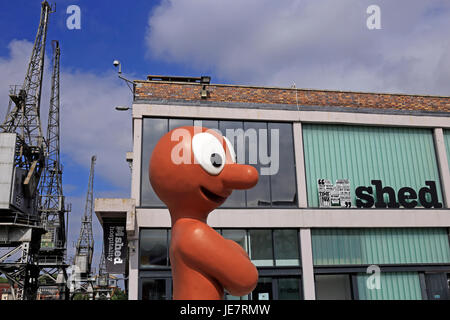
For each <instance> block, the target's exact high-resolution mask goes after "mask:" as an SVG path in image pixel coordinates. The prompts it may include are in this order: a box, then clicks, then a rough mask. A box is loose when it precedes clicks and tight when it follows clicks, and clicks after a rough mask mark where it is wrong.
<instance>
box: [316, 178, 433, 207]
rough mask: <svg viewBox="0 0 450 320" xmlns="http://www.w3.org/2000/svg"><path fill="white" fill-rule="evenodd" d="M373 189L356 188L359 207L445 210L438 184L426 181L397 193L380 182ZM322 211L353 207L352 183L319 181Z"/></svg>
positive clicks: (366, 187) (374, 181)
mask: <svg viewBox="0 0 450 320" xmlns="http://www.w3.org/2000/svg"><path fill="white" fill-rule="evenodd" d="M370 183H371V186H359V187H357V188H356V189H355V196H356V203H355V204H356V207H357V208H373V207H375V208H400V207H403V208H407V209H412V208H415V207H416V206H418V205H420V206H422V207H424V208H442V203H440V202H439V198H438V193H437V189H436V182H435V181H425V186H423V187H422V188H420V189H419V190H417V191H416V190H414V189H413V188H411V187H402V188H400V189H398V190H394V188H392V187H390V186H383V182H382V181H381V180H371V181H370ZM317 186H318V191H319V206H320V208H333V207H334V208H343V207H344V208H351V207H352V203H351V197H350V182H349V180H348V179H340V180H336V183H335V184H334V185H333V184H331V182H330V181H329V180H327V179H318V180H317Z"/></svg>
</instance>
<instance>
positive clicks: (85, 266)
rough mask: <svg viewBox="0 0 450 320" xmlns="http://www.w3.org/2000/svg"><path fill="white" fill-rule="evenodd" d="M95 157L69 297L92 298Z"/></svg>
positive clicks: (92, 162) (94, 157)
mask: <svg viewBox="0 0 450 320" xmlns="http://www.w3.org/2000/svg"><path fill="white" fill-rule="evenodd" d="M96 160H97V157H96V156H92V158H91V169H90V172H89V183H88V190H87V194H86V204H85V208H84V215H83V217H82V218H81V228H80V236H79V237H78V241H77V244H76V250H75V258H74V267H73V271H72V272H73V273H72V275H73V277H72V279H73V280H72V281H73V282H74V283H72V286H71V295H72V297H73V295H74V294H75V293H79V292H81V293H86V292H87V293H88V294H89V295H90V296H91V298H92V292H93V284H92V279H91V273H92V270H91V265H92V257H93V253H94V236H93V234H92V212H93V211H94V167H95V161H96Z"/></svg>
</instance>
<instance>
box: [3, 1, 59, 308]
mask: <svg viewBox="0 0 450 320" xmlns="http://www.w3.org/2000/svg"><path fill="white" fill-rule="evenodd" d="M52 12H54V10H53V8H52V7H51V6H50V5H49V3H48V2H47V1H43V2H42V4H41V15H40V21H39V27H38V31H37V34H36V38H35V41H34V46H33V50H32V54H31V58H30V62H29V64H28V68H27V73H26V75H25V80H24V82H23V84H22V85H21V86H19V85H15V86H12V87H11V90H10V94H9V97H10V102H9V106H8V111H7V114H6V118H5V121H4V122H3V124H2V125H0V129H1V132H2V133H0V157H1V161H0V222H1V223H0V238H1V243H0V247H1V249H2V251H1V252H0V273H3V274H4V275H5V276H6V278H7V279H8V281H9V283H10V284H11V287H12V289H13V290H12V293H13V298H14V299H17V300H30V299H34V298H35V296H36V291H37V285H38V284H37V278H38V276H39V267H38V262H37V253H38V250H39V245H40V237H41V234H42V233H43V232H44V229H43V228H42V225H41V221H40V217H39V211H38V200H39V197H38V192H37V189H38V185H39V180H40V178H41V173H42V171H43V169H44V163H45V153H44V141H43V140H44V139H43V135H42V128H41V121H40V104H41V92H42V78H43V71H44V56H45V44H46V39H47V29H48V23H49V17H50V14H51V13H52ZM5 251H6V252H5Z"/></svg>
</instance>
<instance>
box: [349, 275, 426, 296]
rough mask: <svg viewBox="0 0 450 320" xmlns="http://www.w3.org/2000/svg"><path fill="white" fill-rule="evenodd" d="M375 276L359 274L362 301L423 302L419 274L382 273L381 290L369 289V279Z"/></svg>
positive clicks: (359, 291)
mask: <svg viewBox="0 0 450 320" xmlns="http://www.w3.org/2000/svg"><path fill="white" fill-rule="evenodd" d="M370 276H374V275H373V274H358V276H357V279H358V293H359V299H360V300H421V299H422V292H421V289H420V280H419V274H418V273H417V272H386V273H383V272H382V273H380V289H376V288H373V289H369V286H368V285H367V279H368V278H369V277H370Z"/></svg>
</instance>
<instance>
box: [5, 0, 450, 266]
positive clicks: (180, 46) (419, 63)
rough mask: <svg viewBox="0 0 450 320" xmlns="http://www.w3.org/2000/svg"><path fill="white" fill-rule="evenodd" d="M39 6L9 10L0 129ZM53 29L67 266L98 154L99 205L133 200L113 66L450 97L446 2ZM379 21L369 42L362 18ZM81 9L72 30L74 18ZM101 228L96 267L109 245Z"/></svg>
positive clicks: (115, 9)
mask: <svg viewBox="0 0 450 320" xmlns="http://www.w3.org/2000/svg"><path fill="white" fill-rule="evenodd" d="M40 3H41V1H40V0H15V1H2V5H1V10H0V30H2V32H1V34H0V103H1V104H2V105H3V106H1V107H0V118H1V119H3V117H4V114H5V112H6V107H7V103H8V96H7V93H8V85H10V84H17V83H22V82H23V78H24V75H25V71H26V65H27V63H28V59H29V56H30V54H31V49H32V43H33V42H34V38H35V35H36V30H37V25H38V22H39V13H40ZM52 3H56V13H53V14H52V15H51V18H50V26H49V31H48V38H47V39H48V42H47V51H46V54H47V59H46V71H45V78H44V88H43V97H42V111H41V112H42V113H41V117H42V122H43V124H42V125H43V129H44V130H45V128H46V119H47V112H48V101H49V91H50V88H49V82H50V77H49V71H50V70H49V65H50V60H49V57H50V56H51V46H50V41H51V40H53V39H57V40H59V41H60V46H61V50H62V51H61V52H62V56H61V103H62V106H61V108H62V109H61V142H62V145H61V149H62V150H61V152H62V162H63V165H64V176H63V182H64V190H65V195H66V196H67V197H68V201H69V202H71V203H72V204H73V207H72V208H73V210H72V213H71V218H70V236H69V254H73V247H72V243H73V242H74V241H76V238H77V236H78V233H79V226H80V218H81V214H82V213H83V210H84V201H85V195H86V189H87V183H88V176H89V162H90V157H91V155H92V154H97V158H98V161H97V166H96V177H95V190H94V191H95V197H129V191H130V188H129V185H130V170H129V168H128V165H127V164H126V162H125V153H126V152H127V151H131V117H130V113H127V112H117V111H115V110H114V107H115V106H117V105H131V102H132V97H131V93H130V91H129V89H128V88H127V87H126V85H125V83H123V82H122V81H121V80H119V79H117V74H116V70H115V69H114V67H113V66H112V61H113V60H114V59H119V60H120V61H121V62H122V65H123V70H122V71H123V73H124V74H125V75H126V76H127V77H129V78H131V79H145V77H146V76H147V75H148V74H162V75H185V76H200V75H210V76H212V82H213V83H235V84H253V85H267V86H283V87H290V86H291V85H292V84H293V83H295V85H296V86H297V88H316V89H331V90H351V91H372V92H396V93H409V94H431V95H444V96H449V95H450V86H449V83H450V37H449V36H448V30H450V2H449V1H448V0H430V1H423V0H397V1H390V0H339V1H336V0H322V1H315V0H284V1H275V0H245V1H244V0H214V1H212V0H170V1H169V0H161V1H156V0H155V1H151V0H133V1H125V0H122V1H107V0H96V1H92V0H80V1H76V0H56V1H52ZM372 4H376V5H378V6H379V7H380V10H381V29H379V30H369V29H368V28H367V24H366V21H367V19H368V17H369V15H368V14H367V13H366V9H367V7H368V6H369V5H372ZM69 5H78V6H79V7H80V9H81V29H80V30H69V29H68V28H67V26H66V20H67V18H68V17H69V14H67V13H66V8H67V7H68V6H69ZM93 220H94V233H95V240H96V246H95V253H96V260H94V266H97V265H98V255H99V254H100V253H101V243H102V234H101V229H100V226H99V223H98V221H97V219H96V217H94V218H93Z"/></svg>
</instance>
